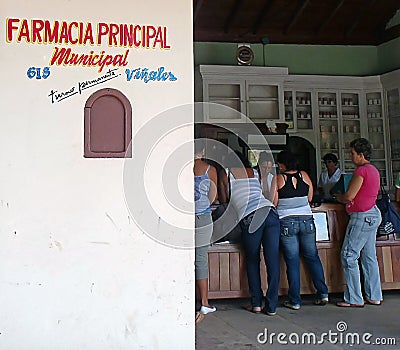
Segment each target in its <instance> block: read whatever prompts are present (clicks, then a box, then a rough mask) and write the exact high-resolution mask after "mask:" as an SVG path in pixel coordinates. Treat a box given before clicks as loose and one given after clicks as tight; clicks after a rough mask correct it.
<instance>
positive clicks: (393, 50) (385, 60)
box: [378, 38, 400, 73]
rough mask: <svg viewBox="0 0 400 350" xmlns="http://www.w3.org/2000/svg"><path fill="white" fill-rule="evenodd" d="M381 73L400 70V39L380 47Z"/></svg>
mask: <svg viewBox="0 0 400 350" xmlns="http://www.w3.org/2000/svg"><path fill="white" fill-rule="evenodd" d="M378 58H379V66H380V70H381V71H380V73H386V72H390V71H392V70H395V69H397V68H400V38H397V39H394V40H391V41H388V42H387V43H384V44H382V45H379V46H378Z"/></svg>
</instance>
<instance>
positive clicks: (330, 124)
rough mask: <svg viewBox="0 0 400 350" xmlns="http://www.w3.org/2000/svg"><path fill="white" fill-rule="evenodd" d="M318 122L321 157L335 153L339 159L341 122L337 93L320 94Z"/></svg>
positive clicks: (318, 95) (318, 96)
mask: <svg viewBox="0 0 400 350" xmlns="http://www.w3.org/2000/svg"><path fill="white" fill-rule="evenodd" d="M317 98H318V121H319V131H320V150H321V157H323V156H324V154H326V153H334V154H335V155H336V156H337V157H338V158H339V159H340V155H339V146H340V137H339V120H338V110H337V108H338V106H337V99H336V93H335V92H318V94H317Z"/></svg>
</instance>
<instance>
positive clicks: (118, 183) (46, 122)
mask: <svg viewBox="0 0 400 350" xmlns="http://www.w3.org/2000/svg"><path fill="white" fill-rule="evenodd" d="M0 13H1V24H0V38H1V39H0V40H1V41H0V42H1V50H0V69H1V74H0V76H1V78H2V79H1V81H2V83H1V87H0V89H1V101H2V102H1V113H0V333H1V334H0V348H1V349H18V350H22V349H29V350H32V349H41V350H44V349H96V350H100V349H185V350H186V349H191V348H194V324H193V323H194V322H193V321H194V273H193V270H194V268H193V260H194V252H193V250H190V249H175V248H171V247H168V246H166V245H162V244H159V243H157V242H156V241H154V240H152V239H151V238H149V236H148V235H147V234H145V233H143V232H142V231H141V230H140V229H139V228H138V227H137V226H136V224H135V222H134V220H133V218H132V217H131V215H130V211H129V210H128V208H127V206H126V204H125V201H124V187H123V181H122V178H123V166H124V160H123V159H85V158H83V110H84V104H85V102H86V100H87V98H88V97H89V96H90V95H91V94H92V93H93V92H95V91H96V90H97V88H92V89H88V90H85V92H83V93H82V94H81V95H76V96H74V97H71V98H69V99H68V100H65V101H63V102H60V103H54V104H52V103H51V102H50V99H49V97H48V94H49V92H50V90H51V89H57V90H61V91H62V90H68V88H70V87H71V86H74V85H76V84H77V82H79V81H83V80H89V79H95V78H96V77H98V76H99V74H98V73H97V70H96V69H94V68H87V67H55V66H52V67H51V75H50V76H49V77H48V78H47V79H45V80H44V79H41V80H36V79H29V78H27V75H26V71H27V69H28V68H29V67H31V66H36V67H45V66H48V65H49V59H50V55H51V54H52V52H53V49H54V45H39V44H27V43H20V44H18V43H6V40H5V24H6V18H7V17H17V18H27V19H34V18H42V19H50V20H54V19H58V20H67V21H72V20H78V21H84V22H92V23H97V22H100V21H103V22H113V23H141V24H153V25H165V26H167V27H168V41H169V44H170V45H171V49H170V50H159V49H155V50H151V49H131V50H130V54H129V60H128V61H129V65H128V68H136V67H143V66H146V67H150V68H157V67H159V66H165V67H167V68H168V70H170V71H172V72H174V73H175V74H176V76H177V77H178V80H177V81H175V82H165V83H160V82H158V83H156V82H153V83H151V82H150V83H148V84H145V83H143V82H142V81H130V82H128V81H126V79H125V78H124V76H121V77H120V78H118V79H114V80H112V81H110V82H109V83H105V84H102V85H100V86H99V89H100V88H105V87H112V88H115V89H118V90H120V91H121V92H123V93H124V94H125V96H126V97H127V98H128V99H129V100H130V102H131V104H132V110H133V133H134V137H135V135H136V134H137V133H139V132H140V128H141V127H142V126H145V125H146V123H148V122H149V121H150V120H151V119H152V118H154V117H155V116H156V115H157V114H158V113H160V112H162V111H165V110H167V109H169V108H173V107H175V106H177V105H180V104H183V103H190V102H191V101H192V94H193V91H192V86H193V77H192V67H193V59H192V19H191V18H192V9H191V1H187V0H174V1H173V2H170V1H162V0H148V1H135V2H132V1H128V0H114V1H112V2H98V1H94V0H85V1H78V0H59V1H56V2H54V1H48V0H35V1H30V0H19V1H13V0H6V1H2V2H1V4H0ZM178 18H179V20H178ZM73 48H74V49H75V50H76V51H81V52H84V51H90V50H91V49H95V50H97V49H103V50H107V51H113V52H115V53H117V52H119V51H123V50H124V49H122V48H109V47H107V46H103V47H101V48H99V47H87V46H81V47H78V46H74V47H73ZM120 72H121V73H123V69H120ZM187 119H188V123H191V121H192V116H191V115H190V114H188V115H187ZM154 132H157V130H154ZM192 135H193V132H192V127H190V126H189V127H187V128H185V129H183V130H181V131H180V133H179V137H176V138H173V139H171V140H169V141H168V142H169V145H170V147H171V148H174V147H179V145H180V144H181V143H183V142H185V141H190V140H191V139H192V137H193V136H192ZM135 147H136V146H135ZM135 152H140V145H137V147H136V148H134V150H133V153H134V157H135ZM186 156H187V158H188V159H190V158H191V157H192V153H191V151H189V152H186ZM134 160H135V158H133V161H134ZM149 164H150V165H149V168H148V169H147V170H146V180H147V181H148V183H149V184H150V186H151V184H152V183H156V182H157V181H159V178H160V174H159V172H158V171H152V170H153V169H152V168H151V167H152V164H153V163H151V162H150V163H149ZM188 169H189V168H188V167H187V168H186V169H185V170H184V171H183V172H182V176H181V177H180V179H179V181H180V183H179V188H180V189H181V190H182V192H185V193H190V194H191V193H192V191H193V187H192V186H193V185H192V176H191V173H190V171H188ZM137 171H139V172H140V171H143V169H137ZM171 180H172V181H176V179H171ZM147 185H148V184H147ZM161 197H162V193H160V198H161ZM162 203H164V202H162ZM163 205H164V204H163ZM165 205H167V204H165ZM168 213H170V212H169V211H168ZM142 215H143V216H144V217H146V212H144V213H142ZM168 215H171V216H173V214H168ZM164 219H168V218H164ZM171 219H173V218H171ZM185 220H186V221H185ZM185 220H184V221H185V224H186V225H187V226H188V227H189V228H190V229H191V227H192V225H193V224H192V221H191V219H190V218H188V217H186V218H185ZM191 239H192V238H191Z"/></svg>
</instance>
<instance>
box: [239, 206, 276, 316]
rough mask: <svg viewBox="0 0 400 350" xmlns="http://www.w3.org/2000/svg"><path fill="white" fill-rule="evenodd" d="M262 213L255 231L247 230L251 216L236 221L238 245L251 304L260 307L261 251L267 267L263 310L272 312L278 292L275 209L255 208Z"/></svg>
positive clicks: (261, 296)
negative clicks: (238, 221)
mask: <svg viewBox="0 0 400 350" xmlns="http://www.w3.org/2000/svg"><path fill="white" fill-rule="evenodd" d="M260 211H261V212H262V213H263V212H265V219H264V220H263V222H262V223H261V225H257V226H258V227H257V229H256V230H255V231H253V230H251V229H250V230H249V228H250V224H251V221H252V219H253V218H254V215H255V214H254V213H255V212H253V213H251V214H249V215H248V216H246V217H245V218H244V219H242V220H241V221H240V226H241V229H242V245H243V248H244V251H245V254H246V268H247V279H248V283H249V289H250V294H251V305H252V306H262V301H263V291H262V289H261V277H260V250H261V245H262V246H263V250H264V261H265V265H266V267H267V282H268V290H267V293H266V305H265V306H266V310H267V311H270V312H275V310H276V306H277V304H278V290H279V276H280V269H279V217H278V214H277V212H276V209H275V208H270V207H266V208H261V209H258V211H257V212H258V213H257V215H259V213H260Z"/></svg>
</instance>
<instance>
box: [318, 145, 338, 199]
mask: <svg viewBox="0 0 400 350" xmlns="http://www.w3.org/2000/svg"><path fill="white" fill-rule="evenodd" d="M322 160H323V161H324V163H325V166H326V171H323V172H321V175H320V177H319V181H318V192H319V193H320V194H323V196H324V200H328V201H329V200H332V199H333V198H332V195H331V194H330V190H331V189H332V187H333V186H334V185H335V184H336V182H338V181H339V179H340V175H342V174H343V172H342V170H341V169H340V168H339V167H338V158H337V157H336V155H334V154H333V153H327V154H325V155H324V156H323V158H322Z"/></svg>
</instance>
